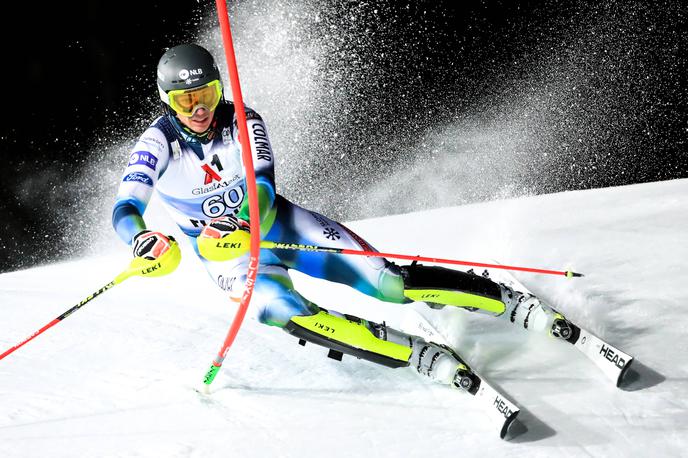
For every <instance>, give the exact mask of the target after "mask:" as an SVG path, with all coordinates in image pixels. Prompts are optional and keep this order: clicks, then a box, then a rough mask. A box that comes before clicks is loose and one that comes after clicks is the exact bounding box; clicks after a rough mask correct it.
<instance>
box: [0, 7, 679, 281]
mask: <svg viewBox="0 0 688 458" xmlns="http://www.w3.org/2000/svg"><path fill="white" fill-rule="evenodd" d="M334 3H337V4H338V5H339V8H340V9H339V12H340V13H341V11H345V10H346V9H347V8H348V7H350V6H353V5H357V4H359V3H360V2H343V1H337V2H334ZM373 3H375V2H373ZM378 3H379V4H380V13H377V14H378V16H376V20H383V21H386V25H387V27H386V28H385V29H384V30H380V33H378V34H376V35H375V36H374V37H373V38H371V40H372V45H373V46H378V47H379V48H380V49H385V48H390V43H396V44H395V45H393V46H391V48H390V49H389V51H390V52H389V53H388V54H387V55H392V56H394V53H395V52H401V51H403V52H404V57H403V59H378V60H376V61H375V64H376V65H377V71H381V72H382V73H384V72H385V71H388V72H396V73H399V72H402V71H404V70H408V69H410V68H415V69H416V70H417V71H416V73H418V74H420V77H421V80H422V82H421V83H420V84H421V87H422V89H423V90H424V91H425V92H426V93H427V94H430V95H432V96H436V99H442V100H443V103H442V104H439V106H437V107H433V106H431V104H429V103H430V102H428V101H427V100H426V101H425V102H424V103H425V105H423V106H424V107H425V108H432V109H436V110H437V114H442V113H445V112H446V113H449V112H450V111H451V110H454V109H456V108H457V107H458V109H462V110H473V111H475V110H476V109H477V107H478V105H479V104H480V100H482V99H483V98H484V97H485V96H489V95H490V94H492V93H499V92H500V91H502V90H504V88H503V87H501V86H500V82H502V81H505V80H513V79H514V78H517V77H518V72H519V71H524V69H523V68H522V67H521V66H520V65H519V62H523V61H525V60H526V59H527V58H528V55H529V53H531V52H533V50H535V49H537V50H539V51H542V50H543V48H546V47H547V46H549V44H550V43H557V41H558V40H559V36H558V34H560V33H563V28H562V27H560V26H561V24H566V25H567V27H568V29H569V31H570V28H571V27H581V28H582V29H584V28H585V25H586V23H585V21H586V20H587V18H589V17H590V15H594V14H596V13H598V12H599V13H600V14H602V13H604V14H606V15H607V16H606V17H608V18H609V21H610V29H611V30H622V32H619V33H627V34H628V35H627V36H626V35H624V37H622V38H623V39H617V40H616V41H615V42H614V43H616V44H619V43H621V44H623V43H632V44H633V46H632V49H631V48H630V47H629V49H618V48H617V49H610V50H609V52H610V53H611V54H613V57H612V58H610V63H609V65H617V64H618V63H619V62H623V61H624V60H628V61H633V62H634V66H633V73H632V74H630V76H629V75H627V76H626V77H614V84H615V85H618V87H621V88H622V89H623V91H622V92H619V94H624V95H623V96H622V97H618V98H616V99H615V100H614V102H613V103H618V104H619V105H620V106H621V105H623V106H622V107H621V108H618V109H616V108H614V107H612V108H610V110H612V111H613V110H617V111H613V112H614V113H615V119H614V121H613V122H615V123H620V124H622V125H623V126H629V127H628V128H626V127H624V130H623V131H624V132H625V133H624V135H623V138H621V137H619V138H617V137H614V136H610V137H609V138H604V139H601V140H599V141H598V143H596V145H597V146H596V148H597V150H598V151H599V150H600V149H601V151H600V152H601V154H583V155H579V156H577V158H578V160H579V163H578V164H577V165H578V167H579V168H578V169H577V170H578V171H579V172H578V173H579V174H580V175H581V176H584V179H583V178H581V176H578V177H573V178H572V176H571V175H570V174H569V175H564V174H561V173H560V170H559V169H558V168H556V167H558V165H557V164H553V165H551V167H552V168H551V170H549V171H548V173H550V174H551V175H552V176H553V177H555V178H556V179H553V180H549V181H548V182H547V185H546V186H542V187H541V188H540V189H541V191H542V192H555V191H561V190H565V189H584V188H594V187H602V186H612V185H622V184H629V183H639V182H648V181H657V180H666V179H676V178H686V177H688V160H687V158H686V139H687V137H688V134H687V129H688V125H687V123H686V116H685V111H686V107H685V101H686V88H685V84H684V83H683V81H682V79H683V78H685V72H686V70H687V68H686V55H685V49H686V39H685V33H684V32H682V30H685V27H686V23H685V22H686V20H685V19H686V8H685V6H683V4H682V2H678V1H677V2H659V3H655V4H654V5H653V6H651V7H648V6H644V4H642V3H635V2H623V3H621V2H620V3H618V4H617V3H603V4H602V5H606V6H595V7H593V6H591V5H595V4H596V3H585V2H552V1H549V2H528V1H525V2H524V1H507V0H505V1H484V2H479V1H468V2H461V3H460V4H457V3H455V2H449V1H439V2H438V1H424V0H421V1H417V2H412V3H406V2H378ZM24 8H26V9H25V10H24V11H23V12H22V13H20V14H17V15H15V17H14V18H13V19H12V20H11V21H8V22H11V23H12V24H11V25H10V24H7V27H5V28H4V30H3V32H2V33H3V42H4V44H5V50H6V57H5V59H4V62H3V73H4V75H5V79H4V84H3V86H4V88H5V91H6V93H5V100H6V101H7V102H9V103H6V104H5V105H4V106H5V108H6V109H5V110H4V112H3V122H2V127H1V129H2V131H1V132H0V151H2V158H3V167H2V169H1V171H0V179H1V183H2V184H1V186H0V214H1V215H2V218H3V220H2V222H1V225H0V231H1V234H0V271H7V270H13V269H17V268H26V267H29V266H31V265H35V264H38V263H45V262H49V261H51V260H55V259H61V258H65V257H69V256H70V255H71V254H72V252H71V248H70V246H71V245H70V238H71V237H73V236H74V232H73V231H72V230H71V229H70V230H65V225H64V224H61V221H64V220H65V219H69V218H70V215H69V214H68V213H69V212H70V209H71V208H73V206H74V202H73V201H72V200H68V197H67V194H63V193H62V190H63V189H64V188H63V187H64V186H65V185H66V186H69V183H70V180H75V179H76V178H75V177H76V176H77V175H78V174H79V173H80V171H81V170H82V169H83V168H84V167H85V165H86V164H88V162H89V154H91V152H92V151H94V149H97V148H98V147H99V146H100V145H103V144H107V143H108V142H111V141H112V139H113V137H116V136H117V134H118V132H120V131H121V130H123V129H124V130H126V129H129V128H130V127H131V125H135V127H137V128H138V127H141V126H145V125H146V123H147V122H148V121H150V119H151V118H150V116H149V114H150V113H151V110H150V109H151V96H154V95H155V86H154V79H153V75H154V69H155V66H156V64H157V60H158V58H159V56H160V55H161V53H162V52H163V51H164V50H165V48H166V47H168V46H170V45H172V44H174V43H177V42H181V41H195V34H196V33H197V32H198V26H199V24H202V23H203V19H204V18H206V19H207V18H208V14H207V11H208V10H211V11H212V10H213V9H214V2H196V1H185V2H169V1H167V2H157V1H139V2H129V1H122V2H102V1H88V2H65V3H61V4H59V5H56V4H54V3H51V4H49V6H47V7H46V6H40V7H36V8H31V9H28V7H24ZM230 11H231V10H230ZM328 11H330V12H331V11H333V10H332V9H331V8H330V9H329V10H328ZM375 11H377V9H376V10H375ZM409 15H410V16H414V17H416V18H422V19H418V20H415V19H414V21H413V25H416V26H417V25H419V24H420V25H421V26H422V25H423V24H432V28H431V29H430V28H429V29H428V31H427V34H428V38H427V40H428V43H425V42H424V41H422V39H421V41H418V36H419V33H421V34H422V30H421V31H420V32H419V31H418V29H414V30H411V29H410V28H409V27H407V26H408V25H409V23H407V22H406V21H405V19H404V18H405V17H406V16H409ZM337 18H338V15H337V14H334V15H333V16H332V17H329V18H327V20H328V21H330V22H333V21H334V22H336V21H337V20H338V19H337ZM341 20H342V22H346V19H345V18H344V16H342V19H341ZM617 20H618V24H616V23H615V21H617ZM371 27H372V28H373V29H375V27H376V25H375V24H371ZM564 28H566V27H564ZM430 35H431V37H430ZM407 38H408V39H407ZM410 38H414V40H411V39H410ZM375 40H380V42H379V43H377V44H376V43H375ZM430 40H432V44H429V43H430ZM369 44H370V43H369ZM425 44H427V46H425ZM580 46H585V43H581V44H580ZM7 51H8V53H7ZM605 52H607V51H605ZM457 56H458V57H457ZM624 56H626V57H624ZM564 57H566V56H564ZM456 59H460V60H461V65H455V64H452V65H445V64H446V63H447V62H449V61H450V60H451V61H452V62H455V61H456ZM600 59H602V64H600V65H606V64H605V63H604V56H600ZM428 62H430V64H428ZM598 64H599V62H598ZM446 68H451V71H446V70H444V69H446ZM441 69H442V70H441ZM593 71H594V70H593V69H591V72H593ZM456 81H461V84H462V88H463V90H464V92H463V94H462V95H461V96H460V97H459V96H457V95H456V94H449V95H447V94H444V93H443V88H444V87H446V86H451V85H452V84H455V83H456ZM369 82H370V84H369V86H370V87H369V90H370V89H371V88H372V90H377V91H380V92H385V94H386V95H387V96H389V97H393V98H395V99H396V100H397V103H396V105H395V104H392V105H390V106H389V107H388V106H387V105H384V104H380V103H377V104H376V105H375V106H372V105H371V107H367V108H366V107H364V109H370V110H374V111H375V112H376V113H377V115H378V116H379V119H384V120H386V121H384V122H386V123H388V124H389V126H387V127H386V128H387V129H388V130H390V131H393V130H394V129H399V130H401V129H404V128H405V126H406V124H404V122H401V123H398V124H394V121H393V120H394V116H391V115H393V114H394V113H398V112H399V111H400V110H403V111H404V112H410V111H412V110H413V109H414V105H413V104H411V103H407V104H406V105H404V103H403V102H399V100H403V99H404V97H403V93H404V92H403V91H404V90H405V87H404V83H401V84H398V85H394V87H389V86H385V87H382V86H380V87H376V85H377V84H378V83H379V80H376V79H374V78H371V79H369ZM409 84H410V83H409ZM600 84H608V81H603V82H602V83H600ZM583 90H585V88H584V89H583ZM8 96H9V98H8ZM452 97H454V98H452ZM624 98H628V99H629V100H623V99H624ZM429 99H432V97H430V98H429ZM365 100H368V101H370V100H371V98H370V97H367V98H366V99H365ZM365 100H362V101H361V103H363V104H365V103H367V102H366V101H365ZM372 100H374V101H377V102H379V100H377V99H372ZM448 101H451V103H450V102H448ZM370 103H371V104H372V102H370ZM450 106H451V109H450V108H449V107H450ZM627 107H631V108H630V109H628V108H627ZM437 114H436V115H437ZM627 118H628V119H627ZM122 119H127V122H128V123H129V124H124V123H123V122H122ZM604 122H605V123H608V122H610V121H609V119H605V120H604ZM395 125H396V126H397V127H395ZM586 125H589V124H586ZM383 127H384V126H383ZM349 138H351V137H349ZM625 142H629V143H625ZM600 145H603V146H602V147H600ZM629 145H632V146H633V148H634V149H636V150H637V151H638V152H640V153H639V154H635V155H632V156H628V155H624V154H621V153H620V152H622V151H621V150H624V151H627V150H628V147H629ZM356 160H359V161H360V158H358V159H356ZM580 161H582V164H581V163H580ZM370 166H375V164H374V163H373V164H370ZM49 215H50V216H49ZM55 215H57V216H55ZM339 216H342V217H346V215H339ZM69 227H73V226H69ZM46 245H50V249H46V248H45V246H46ZM41 247H42V248H41Z"/></svg>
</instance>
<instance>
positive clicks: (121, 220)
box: [112, 199, 146, 244]
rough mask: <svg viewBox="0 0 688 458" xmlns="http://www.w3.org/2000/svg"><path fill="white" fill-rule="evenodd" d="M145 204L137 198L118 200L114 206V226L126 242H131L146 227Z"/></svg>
mask: <svg viewBox="0 0 688 458" xmlns="http://www.w3.org/2000/svg"><path fill="white" fill-rule="evenodd" d="M139 208H144V209H145V204H143V203H142V202H140V201H136V200H133V199H132V200H118V201H117V202H115V206H114V207H113V208H112V227H114V228H115V232H117V235H118V236H119V238H120V239H122V240H123V241H124V242H125V243H127V244H131V241H132V239H133V238H134V236H135V235H136V234H138V233H139V232H141V231H142V230H144V229H145V228H146V223H145V222H144V221H143V210H139Z"/></svg>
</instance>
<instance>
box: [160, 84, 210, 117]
mask: <svg viewBox="0 0 688 458" xmlns="http://www.w3.org/2000/svg"><path fill="white" fill-rule="evenodd" d="M167 97H168V100H169V104H170V107H172V109H173V110H174V111H176V112H177V113H179V114H180V115H182V116H186V117H189V118H190V117H191V116H193V114H194V112H195V111H196V109H198V108H200V107H201V106H202V107H203V108H206V109H208V110H210V111H213V110H214V109H215V108H217V104H218V103H220V100H222V84H221V83H220V80H214V81H211V82H210V83H208V84H206V85H204V86H201V87H195V88H193V89H176V90H173V91H170V92H168V93H167Z"/></svg>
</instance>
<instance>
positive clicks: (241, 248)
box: [197, 215, 251, 261]
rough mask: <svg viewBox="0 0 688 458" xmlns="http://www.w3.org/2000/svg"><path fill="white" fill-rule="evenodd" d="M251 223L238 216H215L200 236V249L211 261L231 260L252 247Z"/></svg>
mask: <svg viewBox="0 0 688 458" xmlns="http://www.w3.org/2000/svg"><path fill="white" fill-rule="evenodd" d="M249 227H250V226H249V223H247V222H246V221H244V220H242V219H239V218H237V217H236V216H232V215H226V216H220V217H219V218H215V219H213V220H211V221H210V223H208V225H207V226H205V227H204V228H203V230H202V231H201V234H200V235H199V236H198V239H197V242H198V251H199V253H201V256H203V257H204V258H206V259H208V260H210V261H229V260H231V259H235V258H238V257H239V256H242V255H244V254H246V253H248V251H249V249H250V242H251V236H250V234H249Z"/></svg>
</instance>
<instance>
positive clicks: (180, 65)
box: [158, 43, 222, 107]
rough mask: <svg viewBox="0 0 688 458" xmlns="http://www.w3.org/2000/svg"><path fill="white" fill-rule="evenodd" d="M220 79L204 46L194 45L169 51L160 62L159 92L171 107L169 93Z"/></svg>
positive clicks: (211, 57) (190, 44) (185, 45)
mask: <svg viewBox="0 0 688 458" xmlns="http://www.w3.org/2000/svg"><path fill="white" fill-rule="evenodd" d="M214 80H219V81H220V83H222V80H221V79H220V71H219V70H218V69H217V65H215V59H213V56H212V55H211V54H210V52H208V50H207V49H205V48H203V47H202V46H198V45H196V44H193V43H189V44H182V45H178V46H175V47H173V48H170V49H168V50H167V51H166V52H165V54H163V55H162V57H161V58H160V62H158V92H159V94H160V99H161V100H162V101H163V102H164V103H165V105H166V106H168V107H169V98H168V96H167V93H168V92H169V91H173V90H175V89H193V88H195V87H199V86H203V85H205V84H208V83H210V82H211V81H214Z"/></svg>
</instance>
